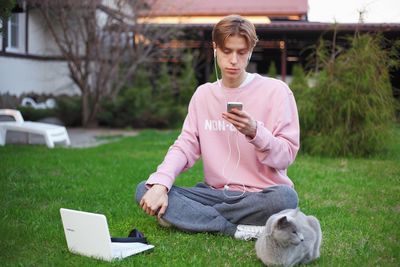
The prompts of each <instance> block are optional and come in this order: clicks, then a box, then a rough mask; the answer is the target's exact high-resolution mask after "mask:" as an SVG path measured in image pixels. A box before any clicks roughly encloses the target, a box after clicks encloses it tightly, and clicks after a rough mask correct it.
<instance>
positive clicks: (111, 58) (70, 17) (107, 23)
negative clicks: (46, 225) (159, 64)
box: [28, 0, 174, 127]
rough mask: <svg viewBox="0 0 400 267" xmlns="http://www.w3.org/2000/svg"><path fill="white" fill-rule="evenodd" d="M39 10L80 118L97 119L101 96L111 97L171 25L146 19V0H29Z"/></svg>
mask: <svg viewBox="0 0 400 267" xmlns="http://www.w3.org/2000/svg"><path fill="white" fill-rule="evenodd" d="M28 3H29V4H30V5H35V6H36V7H38V8H39V9H40V10H41V14H42V15H43V18H44V20H45V22H46V23H45V24H46V27H47V28H48V29H49V31H50V32H51V35H52V36H53V37H54V40H55V42H56V44H57V46H58V48H59V49H60V51H61V54H62V56H63V57H64V58H65V60H66V62H67V64H68V68H69V71H70V77H71V79H72V80H73V81H74V83H75V84H76V85H77V86H78V88H79V89H80V92H81V96H82V124H83V126H85V127H92V126H96V125H97V119H96V114H97V113H98V111H99V109H100V103H101V100H104V99H112V98H113V97H115V96H116V95H117V93H118V92H119V91H120V89H121V88H122V87H123V86H124V84H125V83H126V81H127V80H129V79H131V78H132V76H133V75H134V74H135V71H136V70H137V68H138V66H139V65H141V64H145V63H146V62H150V61H152V60H154V59H155V58H157V56H158V55H159V53H160V52H161V49H159V44H161V43H164V42H167V40H168V39H171V38H172V36H173V33H174V31H173V30H172V29H171V28H166V27H162V28H161V27H156V26H154V25H151V24H148V23H145V20H143V18H145V17H146V16H149V15H150V12H151V9H150V8H149V6H148V1H146V0H80V1H76V0H28Z"/></svg>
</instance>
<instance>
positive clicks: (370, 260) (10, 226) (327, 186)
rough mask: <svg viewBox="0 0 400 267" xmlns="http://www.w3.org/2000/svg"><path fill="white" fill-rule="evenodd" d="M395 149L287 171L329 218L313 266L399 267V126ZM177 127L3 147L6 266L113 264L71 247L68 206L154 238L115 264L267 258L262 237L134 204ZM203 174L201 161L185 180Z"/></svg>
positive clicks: (314, 208) (304, 162)
mask: <svg viewBox="0 0 400 267" xmlns="http://www.w3.org/2000/svg"><path fill="white" fill-rule="evenodd" d="M395 133H396V140H394V142H393V146H392V147H391V148H390V151H389V152H388V153H387V154H385V155H382V156H379V157H371V158H369V159H355V158H334V159H333V158H319V157H311V156H305V155H299V156H298V158H297V160H296V162H295V164H294V165H292V166H291V167H290V169H289V175H290V177H291V178H292V179H293V181H294V182H295V185H296V190H297V191H298V193H299V198H300V207H301V209H302V210H303V211H304V212H305V213H306V214H313V215H315V216H317V217H318V218H319V220H320V222H321V227H322V232H323V244H322V249H321V258H320V259H319V260H318V261H316V262H314V263H313V264H311V265H312V266H399V265H400V236H399V233H400V223H399V221H400V128H398V127H397V128H396V130H395ZM177 134H178V132H177V131H171V132H166V131H164V132H157V131H144V132H142V133H141V134H140V135H139V136H136V137H127V138H123V139H121V140H120V141H117V142H113V143H110V144H106V145H102V146H99V147H96V148H88V149H65V148H56V149H53V150H51V149H47V148H46V147H45V146H21V145H6V146H5V147H0V184H1V191H0V204H1V213H0V225H1V228H0V231H1V232H0V238H1V242H0V255H1V256H0V262H1V265H2V266H98V265H104V266H109V265H110V264H109V263H105V262H102V261H98V260H94V259H90V258H86V257H81V256H76V255H73V254H70V253H69V252H68V249H67V246H66V242H65V238H64V232H63V229H62V225H61V219H60V214H59V209H60V208H61V207H65V208H71V209H79V210H84V211H90V212H98V213H102V214H105V215H106V216H107V218H108V224H109V227H110V232H111V234H112V235H113V236H126V235H127V233H128V231H129V230H130V229H132V228H134V227H135V228H138V229H140V230H141V231H143V232H144V233H145V235H146V236H147V237H148V239H149V241H150V242H151V243H152V244H154V245H155V249H154V250H153V251H152V252H146V253H143V254H138V255H136V256H132V257H129V258H127V259H125V260H123V261H121V262H113V263H112V264H111V265H113V266H122V265H123V266H262V264H261V262H260V261H259V260H258V259H257V258H256V254H255V250H254V242H245V241H239V240H235V239H233V238H230V237H225V236H222V235H213V234H206V233H201V234H190V233H183V232H179V231H176V230H173V229H165V228H162V227H160V226H158V224H157V222H156V220H155V219H154V218H152V217H149V216H145V214H144V213H143V212H142V211H141V210H140V209H139V208H138V206H136V204H135V203H134V202H133V195H134V191H135V187H136V185H137V184H138V183H139V182H140V181H142V180H144V179H147V177H148V175H149V174H150V173H152V172H153V171H154V170H155V169H156V167H157V165H158V164H159V163H160V162H161V161H162V159H163V157H164V155H165V153H166V151H167V148H168V147H169V145H170V144H171V143H172V142H173V140H174V139H175V138H176V136H177ZM201 179H202V167H201V163H198V164H196V165H195V167H194V168H192V169H191V170H189V171H188V172H186V173H184V174H183V175H181V177H179V178H178V179H177V184H178V185H182V186H190V185H194V184H195V183H196V181H199V180H201Z"/></svg>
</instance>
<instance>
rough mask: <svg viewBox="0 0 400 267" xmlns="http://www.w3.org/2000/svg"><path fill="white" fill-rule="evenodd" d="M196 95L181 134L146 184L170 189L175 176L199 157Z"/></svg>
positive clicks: (191, 102) (190, 104) (189, 166)
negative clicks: (159, 185)
mask: <svg viewBox="0 0 400 267" xmlns="http://www.w3.org/2000/svg"><path fill="white" fill-rule="evenodd" d="M194 96H195V95H194ZM194 96H193V97H192V99H191V101H190V103H189V108H188V114H187V115H186V118H185V121H184V123H183V127H182V131H181V134H180V135H179V137H178V138H177V140H176V141H175V142H174V144H173V145H172V146H171V147H170V148H169V150H168V152H167V154H166V156H165V158H164V161H163V162H162V163H161V164H160V165H159V166H158V167H157V171H156V172H155V173H153V174H151V175H150V177H149V179H148V180H147V182H146V185H153V184H161V185H164V186H165V187H167V188H168V191H169V190H170V189H171V186H172V185H173V183H174V181H175V178H176V177H177V176H178V175H179V174H180V173H181V172H183V171H185V170H187V169H189V168H191V167H192V166H193V165H194V164H195V163H196V161H197V159H199V157H200V144H199V138H198V129H197V115H196V109H195V103H194V102H195V101H194V98H195V97H194Z"/></svg>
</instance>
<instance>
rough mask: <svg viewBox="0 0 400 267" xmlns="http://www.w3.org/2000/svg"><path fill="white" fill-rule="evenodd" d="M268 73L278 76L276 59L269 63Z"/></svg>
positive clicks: (269, 75) (271, 75)
mask: <svg viewBox="0 0 400 267" xmlns="http://www.w3.org/2000/svg"><path fill="white" fill-rule="evenodd" d="M267 75H268V77H271V78H276V77H278V71H277V70H276V65H275V61H271V63H270V64H269V67H268V72H267Z"/></svg>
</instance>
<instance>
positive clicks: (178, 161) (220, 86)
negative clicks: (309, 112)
mask: <svg viewBox="0 0 400 267" xmlns="http://www.w3.org/2000/svg"><path fill="white" fill-rule="evenodd" d="M212 36H213V47H214V57H215V58H214V60H216V62H217V63H218V66H219V69H220V70H221V76H222V79H221V80H219V79H217V81H216V82H214V83H206V84H204V85H201V86H199V87H198V88H197V90H196V92H195V93H194V94H193V96H192V99H191V101H190V104H189V108H188V114H187V117H186V119H185V122H184V124H183V128H182V132H181V134H180V136H179V137H178V139H177V140H176V141H175V143H174V144H173V145H172V146H171V147H170V149H169V151H168V153H167V155H166V156H165V159H164V161H163V162H162V164H161V165H159V166H158V168H157V171H156V172H155V173H153V174H152V175H150V177H149V178H148V180H147V181H146V182H142V183H140V184H139V185H138V187H137V190H136V201H137V202H138V203H139V204H140V206H141V208H142V209H143V210H144V211H145V212H146V213H147V214H149V215H152V216H157V217H158V220H159V222H160V224H162V225H164V226H166V225H173V226H174V227H176V228H178V229H181V230H185V231H190V232H220V233H223V234H226V235H230V236H234V237H235V238H238V239H244V240H249V239H253V238H257V237H258V235H259V234H260V232H261V231H262V229H263V226H264V225H265V223H266V221H267V219H268V218H269V217H270V216H271V215H272V214H274V213H277V212H279V211H281V210H283V209H288V208H296V207H297V203H298V198H297V193H296V192H295V191H294V189H293V183H292V181H291V180H290V179H289V178H288V176H287V175H286V169H287V168H288V166H289V165H290V164H291V163H292V162H293V161H294V159H295V157H296V154H297V151H298V149H299V122H298V114H297V107H296V103H295V99H294V97H293V94H292V92H291V91H290V89H289V88H288V87H287V86H286V84H284V83H283V82H281V81H278V80H275V79H272V78H266V77H262V76H260V75H258V74H250V73H247V72H246V67H247V64H248V62H249V60H250V57H251V53H252V50H253V48H254V46H255V45H256V42H257V41H258V39H257V36H256V32H255V28H254V25H253V24H252V23H251V22H249V21H248V20H246V19H244V18H242V17H240V16H238V15H231V16H227V17H225V18H223V19H222V20H221V21H220V22H219V23H217V24H216V25H215V27H214V29H213V33H212ZM217 76H218V75H217ZM230 101H233V102H241V103H242V105H243V109H242V110H240V109H238V108H234V109H233V110H232V111H230V112H227V102H230ZM200 157H201V158H202V160H203V165H204V183H199V184H197V185H196V186H194V187H190V188H181V187H177V186H174V185H173V183H174V180H175V178H176V177H177V176H178V175H179V174H180V173H181V172H182V171H185V170H186V169H188V168H190V167H192V166H193V165H194V164H195V162H196V160H197V159H199V158H200Z"/></svg>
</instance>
